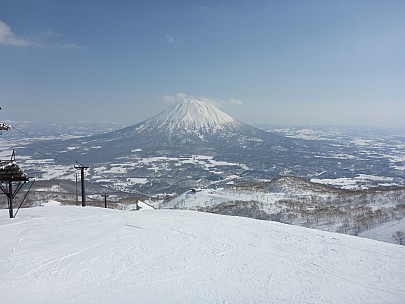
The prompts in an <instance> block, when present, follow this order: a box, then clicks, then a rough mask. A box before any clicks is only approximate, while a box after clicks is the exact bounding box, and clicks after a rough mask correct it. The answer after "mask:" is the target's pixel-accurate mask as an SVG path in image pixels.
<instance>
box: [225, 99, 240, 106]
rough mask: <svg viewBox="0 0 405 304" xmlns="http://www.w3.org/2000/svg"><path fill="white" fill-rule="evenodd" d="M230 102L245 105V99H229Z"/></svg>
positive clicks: (233, 104)
mask: <svg viewBox="0 0 405 304" xmlns="http://www.w3.org/2000/svg"><path fill="white" fill-rule="evenodd" d="M228 104H230V105H232V106H242V105H243V101H242V100H240V99H229V100H228Z"/></svg>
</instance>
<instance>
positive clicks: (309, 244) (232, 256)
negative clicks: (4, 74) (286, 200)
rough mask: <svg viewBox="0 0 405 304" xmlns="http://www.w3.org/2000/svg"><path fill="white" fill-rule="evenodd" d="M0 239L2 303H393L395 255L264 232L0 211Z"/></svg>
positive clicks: (362, 242)
mask: <svg viewBox="0 0 405 304" xmlns="http://www.w3.org/2000/svg"><path fill="white" fill-rule="evenodd" d="M0 237H1V238H2V240H3V241H2V246H1V247H0V288H1V290H2V292H3V294H4V296H3V297H2V303H4V304H7V303H20V304H24V303H134V302H137V303H163V302H164V303H296V302H299V303H328V304H329V303H393V304H394V303H403V299H404V297H405V285H404V284H403V281H404V278H405V269H404V267H402V264H403V260H404V258H405V247H402V246H399V245H393V244H386V243H381V242H376V241H372V240H366V239H360V238H354V237H349V236H345V235H339V234H331V233H326V232H322V231H316V230H310V229H304V228H300V227H294V226H290V225H283V224H279V223H274V222H265V221H257V220H251V219H246V218H238V217H226V216H218V215H213V214H205V213H198V212H190V211H171V210H166V211H164V210H160V211H145V212H129V211H128V212H124V211H115V210H106V209H101V208H90V207H86V208H81V207H48V208H40V207H37V208H32V209H23V210H21V211H20V213H19V214H18V216H17V218H16V219H12V220H10V219H8V218H7V214H6V211H5V210H3V211H2V212H0ZM17 289H19V290H21V291H20V292H16V290H17ZM6 295H10V296H9V297H8V296H6Z"/></svg>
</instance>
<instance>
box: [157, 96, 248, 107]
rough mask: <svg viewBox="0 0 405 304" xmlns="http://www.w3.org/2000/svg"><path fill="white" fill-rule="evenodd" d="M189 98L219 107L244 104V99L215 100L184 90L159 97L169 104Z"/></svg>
mask: <svg viewBox="0 0 405 304" xmlns="http://www.w3.org/2000/svg"><path fill="white" fill-rule="evenodd" d="M188 98H189V99H191V98H195V99H200V100H203V101H205V102H208V103H211V104H213V105H215V106H217V107H220V106H241V105H243V101H242V100H240V99H235V98H231V99H226V100H214V99H210V98H206V97H196V96H190V95H187V94H186V93H183V92H178V93H176V94H175V95H164V96H161V97H159V99H161V100H163V102H165V103H169V104H171V103H175V102H177V101H180V100H183V99H188Z"/></svg>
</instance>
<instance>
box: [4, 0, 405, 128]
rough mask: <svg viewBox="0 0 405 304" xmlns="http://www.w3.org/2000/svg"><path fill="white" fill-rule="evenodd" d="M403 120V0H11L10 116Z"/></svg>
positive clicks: (7, 15) (403, 123) (7, 45)
mask: <svg viewBox="0 0 405 304" xmlns="http://www.w3.org/2000/svg"><path fill="white" fill-rule="evenodd" d="M184 96H188V97H196V98H204V99H208V100H212V101H213V102H215V103H216V104H217V105H219V107H220V108H221V109H222V110H224V111H225V112H227V113H228V114H230V115H232V116H234V117H235V118H237V119H239V120H242V121H244V122H246V123H267V124H349V125H364V126H375V127H380V126H381V127H405V1H402V0H399V1H390V0H387V1H374V0H353V1H345V0H344V1H328V0H325V1H320V0H319V1H311V0H308V1H281V0H280V1H255V0H253V1H186V0H184V1H180V0H179V1H153V0H151V1H126V0H122V1H113V0H98V1H92V0H88V1H79V0H71V1H67V0H64V1H62V0H26V1H22V0H0V106H1V107H2V108H3V109H2V110H1V111H0V122H1V121H3V120H31V121H45V122H46V121H50V122H57V121H63V122H70V121H71V122H75V121H109V122H121V123H124V124H128V125H129V124H134V123H137V122H140V121H142V120H144V119H147V118H149V117H150V116H153V115H155V114H157V113H159V112H160V111H162V110H164V109H165V108H167V107H168V106H169V105H170V103H172V102H174V101H175V100H177V99H180V98H182V97H184Z"/></svg>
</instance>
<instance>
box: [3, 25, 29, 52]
mask: <svg viewBox="0 0 405 304" xmlns="http://www.w3.org/2000/svg"><path fill="white" fill-rule="evenodd" d="M0 45H10V46H17V47H25V46H29V45H32V43H31V42H30V41H29V40H27V39H24V38H20V37H18V36H16V35H15V34H14V33H13V31H12V30H11V28H10V27H9V26H8V25H7V24H6V23H4V22H3V21H1V20H0Z"/></svg>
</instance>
